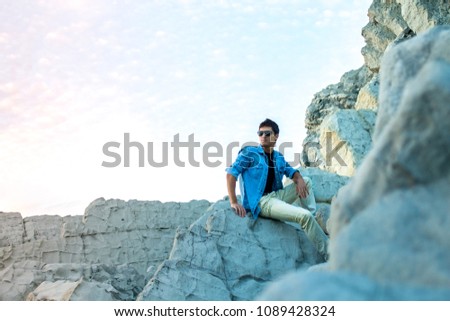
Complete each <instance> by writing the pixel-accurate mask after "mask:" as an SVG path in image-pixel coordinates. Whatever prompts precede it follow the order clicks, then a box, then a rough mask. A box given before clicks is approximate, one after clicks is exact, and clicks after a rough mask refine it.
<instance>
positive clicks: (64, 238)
mask: <svg viewBox="0 0 450 321" xmlns="http://www.w3.org/2000/svg"><path fill="white" fill-rule="evenodd" d="M209 206H210V202H208V201H191V202H188V203H175V202H169V203H161V202H158V201H152V202H150V201H149V202H145V201H134V200H132V201H128V202H125V201H122V200H105V199H103V198H100V199H97V200H95V201H94V202H92V203H91V204H90V205H89V206H88V207H87V209H86V212H85V215H84V216H65V217H61V216H58V215H53V216H50V215H42V216H32V217H27V218H25V219H23V220H22V217H21V215H20V214H18V213H1V214H0V215H1V217H2V219H1V220H0V299H1V300H24V299H25V298H26V297H27V295H28V294H29V293H31V292H33V291H34V290H35V289H36V288H37V287H38V286H40V285H41V284H43V282H46V283H45V284H47V285H50V284H55V282H56V281H61V282H62V281H70V282H76V281H77V280H79V279H80V278H81V277H83V280H84V281H83V282H82V284H81V285H82V287H83V288H84V287H87V286H91V285H92V284H91V285H88V284H87V283H86V282H88V281H86V280H87V279H86V278H88V279H89V278H92V279H93V280H94V281H95V280H97V281H96V282H100V283H105V284H109V286H112V287H113V288H114V289H115V291H116V292H114V294H113V295H112V297H113V298H114V299H116V300H117V299H119V300H133V299H135V298H136V296H137V294H138V293H139V292H140V291H141V290H142V288H143V287H144V285H145V284H146V282H147V281H148V278H150V277H151V275H148V269H149V267H151V266H157V265H159V264H160V263H161V262H162V261H163V260H165V259H166V258H167V256H168V254H169V252H170V249H171V247H172V243H173V238H174V236H175V233H176V230H177V229H178V228H179V227H184V228H186V227H188V226H189V225H190V224H191V223H192V222H193V221H195V220H196V219H197V218H198V217H200V216H201V215H202V214H203V213H204V211H205V210H206V209H207V208H208V207H209ZM56 267H57V268H56ZM99 267H101V268H99ZM53 269H56V270H55V271H57V272H55V273H50V271H53ZM95 271H97V272H95ZM101 275H103V277H100V276H101ZM94 281H92V282H94ZM61 282H58V283H57V285H58V286H57V287H58V288H59V286H61V287H62V288H64V287H65V285H61V284H62V283H61ZM45 288H47V287H45ZM77 289H78V292H77V293H82V292H79V289H80V287H78V288H77ZM46 293H48V292H47V290H46ZM111 293H113V292H111ZM35 294H36V295H34V296H33V295H32V297H33V298H34V299H39V298H40V297H42V298H44V297H45V296H39V295H37V292H36V293H35ZM110 296H111V295H110ZM70 298H71V299H75V298H76V296H70Z"/></svg>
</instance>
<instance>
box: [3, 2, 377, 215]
mask: <svg viewBox="0 0 450 321" xmlns="http://www.w3.org/2000/svg"><path fill="white" fill-rule="evenodd" d="M371 3H372V1H371V0H370V1H369V0H364V1H343V0H333V1H324V0H322V1H309V0H300V1H270V0H268V1H266V2H258V3H252V2H251V1H250V2H246V1H244V2H241V3H230V2H227V1H217V2H209V3H206V4H205V3H202V4H199V3H198V2H195V1H187V0H185V1H182V0H179V1H175V0H173V1H165V2H160V1H155V2H146V1H135V2H133V3H132V6H131V5H127V4H126V3H122V2H120V3H119V2H113V3H110V2H108V1H106V0H98V1H95V3H92V2H90V1H87V0H72V1H65V2H64V3H60V2H59V1H55V0H51V1H47V2H41V1H36V2H32V3H31V4H29V3H26V2H24V1H16V2H14V3H11V4H10V5H9V6H8V7H6V8H4V10H3V11H2V12H1V13H0V17H1V19H0V26H1V27H2V28H1V30H2V31H1V32H0V43H1V44H2V50H1V53H2V56H3V59H2V60H1V62H0V64H1V68H0V70H1V71H2V72H1V73H0V124H1V125H2V126H1V129H0V162H1V164H2V166H1V167H0V176H1V177H2V179H3V180H2V187H1V188H0V193H1V195H2V197H1V199H0V211H1V212H19V213H21V215H22V217H27V216H35V215H45V214H48V215H60V216H68V215H82V214H83V213H84V210H85V208H86V207H87V206H88V205H89V204H90V203H91V202H92V201H94V200H95V199H98V198H101V197H103V198H105V199H121V200H124V201H127V200H141V201H161V202H163V203H166V202H189V201H190V200H208V201H210V202H215V201H218V200H220V199H222V198H223V197H224V196H226V195H227V191H226V184H225V165H226V163H227V162H228V160H229V159H230V158H231V159H232V158H234V157H235V156H236V154H237V151H238V148H235V147H233V148H232V149H230V153H231V154H230V153H226V156H227V157H226V158H225V159H219V158H218V156H216V158H215V159H214V158H212V159H210V163H209V165H211V164H213V163H214V161H220V160H222V161H221V164H220V166H207V165H208V164H205V162H204V153H205V148H204V146H205V145H207V146H212V147H214V146H213V145H215V146H216V148H220V147H218V146H221V147H222V148H223V151H227V152H228V149H227V146H230V144H232V143H238V144H239V145H240V146H242V145H244V144H245V143H247V142H257V137H256V131H257V127H258V125H259V123H260V122H261V121H262V120H264V119H265V118H271V119H273V120H274V121H275V122H277V123H278V125H279V126H280V140H279V144H278V146H280V145H281V144H283V143H286V144H291V145H292V146H291V147H290V148H288V149H287V151H286V153H285V156H286V158H287V159H288V160H292V159H295V157H294V156H295V155H296V154H298V153H300V152H301V148H302V141H303V139H304V138H305V136H306V129H305V126H304V117H305V112H306V108H307V106H308V105H309V104H310V102H311V100H312V98H313V96H314V94H315V93H317V92H319V91H321V90H322V89H324V88H325V87H326V86H328V85H331V84H335V83H337V82H339V79H340V77H341V76H342V75H343V74H344V73H345V72H348V71H350V70H354V69H358V68H360V67H361V66H362V65H363V64H364V59H363V57H362V54H361V49H362V47H363V46H364V39H363V37H362V36H361V29H362V28H363V27H364V25H366V24H367V23H368V17H367V11H368V8H369V6H370V4H371ZM125 133H129V139H130V141H133V142H137V143H141V144H142V145H143V146H144V149H145V152H147V153H146V155H145V160H146V161H147V163H146V164H148V152H149V148H148V146H150V145H148V143H152V144H153V145H151V146H153V147H154V149H153V150H152V151H151V152H152V156H154V159H153V160H154V161H157V160H162V158H161V157H163V156H164V155H163V152H164V150H163V149H162V147H163V146H164V143H167V144H168V146H169V153H168V156H167V159H168V164H167V166H161V167H157V166H156V165H155V166H150V165H146V166H139V165H140V163H139V162H140V158H141V155H139V156H138V157H136V156H137V151H138V150H139V147H137V149H136V148H134V149H133V151H132V154H131V159H130V160H129V161H130V163H129V165H130V166H128V167H126V166H124V162H122V163H121V164H120V165H119V166H115V167H112V168H111V167H109V168H108V167H105V166H102V164H103V163H104V162H105V161H106V162H111V161H112V158H108V157H107V156H106V154H105V153H104V146H105V144H107V143H108V142H118V143H122V142H124V139H125V138H124V135H125ZM175 135H179V136H178V138H179V143H180V142H181V143H183V142H187V141H188V140H189V137H190V135H193V137H194V138H195V142H196V143H198V144H199V145H195V146H198V149H196V150H195V152H196V153H194V154H192V155H194V156H192V155H191V154H188V153H187V151H185V150H181V151H180V153H179V155H178V157H179V158H178V160H179V161H180V162H178V164H180V163H181V162H182V161H184V163H185V165H186V166H184V167H182V166H177V162H175V158H174V157H175V156H176V155H174V150H171V149H170V146H171V145H170V144H171V143H174V137H175ZM208 143H214V144H209V145H208ZM112 146H113V147H114V146H115V145H112ZM109 151H112V150H111V149H109ZM211 151H212V152H213V151H214V148H212V149H211ZM199 152H203V154H199ZM190 155H191V156H192V157H193V159H192V160H194V161H196V162H198V163H200V164H199V165H200V166H192V165H193V164H194V165H195V164H196V163H191V158H189V157H191V156H190ZM121 156H122V154H121ZM199 156H200V157H199ZM212 157H214V156H212ZM121 160H122V159H121ZM200 160H202V162H200ZM124 161H125V159H124ZM154 163H155V162H154ZM216 164H217V163H216Z"/></svg>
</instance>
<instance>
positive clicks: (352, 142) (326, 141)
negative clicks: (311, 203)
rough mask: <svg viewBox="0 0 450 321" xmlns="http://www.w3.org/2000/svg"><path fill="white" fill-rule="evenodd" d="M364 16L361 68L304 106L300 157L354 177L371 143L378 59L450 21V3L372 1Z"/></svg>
mask: <svg viewBox="0 0 450 321" xmlns="http://www.w3.org/2000/svg"><path fill="white" fill-rule="evenodd" d="M368 16H369V22H368V24H367V25H366V26H365V27H364V28H363V30H362V35H363V37H364V39H365V42H366V45H365V46H364V47H363V48H362V51H361V52H362V55H363V56H364V61H365V64H364V66H362V67H361V68H359V69H358V70H353V71H350V72H348V73H346V74H345V75H343V76H342V78H341V81H340V82H339V83H337V84H334V85H330V86H328V87H327V88H325V89H324V90H322V91H320V92H319V93H317V94H316V95H315V96H314V98H313V100H312V102H311V104H310V105H309V106H308V109H307V112H306V119H305V124H306V128H307V130H308V135H307V137H306V138H305V139H304V142H303V155H302V156H303V157H302V161H303V163H304V164H305V165H306V166H314V167H319V168H321V169H324V170H326V171H330V172H334V173H337V174H340V175H347V176H353V175H354V173H355V171H356V169H357V168H358V167H359V165H360V164H361V162H362V160H363V159H364V157H365V156H366V155H367V154H368V152H369V150H370V148H371V144H372V135H373V132H374V130H373V124H374V120H375V118H376V115H377V110H378V105H379V102H378V91H379V84H380V79H379V69H380V60H381V57H382V56H383V54H384V52H385V51H386V49H387V48H388V47H389V46H391V45H393V44H395V43H399V42H401V41H403V40H405V39H409V38H411V37H413V36H414V35H416V34H419V33H422V32H424V31H425V30H427V29H429V28H431V27H433V26H436V25H442V24H450V2H448V1H446V0H436V1H426V0H374V1H373V3H372V5H371V6H370V8H369V11H368ZM416 58H418V57H414V59H416ZM378 123H381V124H384V122H381V121H379V122H378Z"/></svg>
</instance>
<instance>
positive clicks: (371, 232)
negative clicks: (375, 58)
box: [258, 26, 450, 300]
mask: <svg viewBox="0 0 450 321" xmlns="http://www.w3.org/2000/svg"><path fill="white" fill-rule="evenodd" d="M424 52H425V54H424ZM449 53H450V27H448V26H445V27H444V26H441V27H436V28H433V29H431V30H429V31H428V32H426V33H423V34H421V35H418V36H417V37H414V38H412V39H410V40H407V41H404V42H401V43H399V44H398V45H397V46H393V47H392V48H391V49H390V50H389V51H388V52H387V53H386V56H385V57H384V58H383V63H382V65H381V69H380V72H381V78H380V79H381V81H380V98H382V99H380V106H379V113H380V114H382V115H383V114H387V113H389V115H390V117H386V118H383V119H384V120H385V122H383V123H382V124H381V123H380V124H379V127H378V130H377V133H376V134H377V135H376V139H375V141H374V146H373V148H372V149H371V150H370V152H369V154H368V155H367V157H366V158H365V160H364V161H363V163H362V164H361V166H360V167H359V168H358V170H357V172H356V174H355V176H354V177H352V179H351V180H350V182H349V183H348V184H347V185H346V186H344V187H343V188H341V189H340V191H339V193H338V195H337V197H336V199H335V200H334V201H333V202H332V205H331V215H330V222H331V224H330V227H331V229H330V236H331V238H330V260H329V262H328V263H327V264H326V269H321V270H320V271H313V270H311V271H307V272H297V273H295V274H291V275H289V276H286V277H285V278H284V279H283V280H281V281H279V283H277V284H275V285H273V286H272V287H271V288H268V289H266V291H265V292H264V293H263V294H262V295H261V296H260V297H258V298H260V299H265V300H283V299H288V297H287V295H286V293H292V295H289V300H293V299H294V300H450V270H449V269H448V267H449V266H450V258H449V256H448V255H447V254H448V253H449V252H450V238H449V236H448V235H449V234H448V231H449V229H450V219H449V218H450V217H449V215H448V213H449V212H448V209H449V208H450V136H449V135H448V128H450V108H449V101H450V54H449ZM418 66H419V67H418ZM394 88H397V89H398V90H399V91H398V92H395V91H394ZM391 95H394V98H393V97H390V96H391ZM388 96H389V97H388ZM385 109H386V110H385ZM377 121H378V119H377ZM289 289H292V292H289ZM294 289H296V290H294Z"/></svg>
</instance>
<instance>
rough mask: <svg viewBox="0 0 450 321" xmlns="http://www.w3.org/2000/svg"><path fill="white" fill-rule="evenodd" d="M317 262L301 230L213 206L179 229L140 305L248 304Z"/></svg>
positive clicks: (225, 203) (221, 205) (219, 204)
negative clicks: (292, 273)
mask: <svg viewBox="0 0 450 321" xmlns="http://www.w3.org/2000/svg"><path fill="white" fill-rule="evenodd" d="M319 262H321V258H320V256H319V254H318V253H317V252H316V250H315V248H314V246H313V245H312V243H311V242H310V241H309V239H308V238H307V237H306V235H305V234H304V232H303V231H301V230H299V229H296V228H295V227H293V226H291V225H288V224H285V223H283V222H279V221H274V220H268V219H262V218H261V219H258V220H256V221H255V220H254V219H253V218H250V216H247V217H245V218H240V217H239V216H237V215H236V214H235V213H234V212H233V211H232V210H231V209H230V205H229V202H228V201H222V202H217V203H215V204H214V206H213V207H212V208H211V209H210V210H209V211H208V212H206V213H205V215H204V216H203V217H202V218H200V219H199V220H198V221H196V222H195V223H194V224H192V225H191V226H190V227H189V229H188V230H180V231H179V232H178V233H177V236H176V237H175V243H174V247H173V249H172V252H171V254H170V257H169V259H168V260H166V261H165V262H164V264H162V265H161V266H160V267H159V269H158V271H157V272H156V273H155V276H154V277H153V278H152V279H151V280H150V282H149V283H148V284H147V286H146V288H145V289H144V291H143V292H142V294H141V295H140V298H139V299H141V300H219V301H220V300H222V301H223V300H251V299H254V298H255V297H256V296H257V295H258V294H259V293H260V292H261V290H262V289H263V288H264V287H265V286H266V285H267V282H269V281H273V280H274V279H275V278H277V277H279V276H281V275H283V274H284V273H287V272H289V271H293V270H297V269H301V268H307V267H309V266H311V265H314V264H317V263H319Z"/></svg>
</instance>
